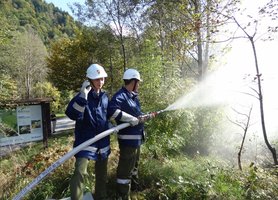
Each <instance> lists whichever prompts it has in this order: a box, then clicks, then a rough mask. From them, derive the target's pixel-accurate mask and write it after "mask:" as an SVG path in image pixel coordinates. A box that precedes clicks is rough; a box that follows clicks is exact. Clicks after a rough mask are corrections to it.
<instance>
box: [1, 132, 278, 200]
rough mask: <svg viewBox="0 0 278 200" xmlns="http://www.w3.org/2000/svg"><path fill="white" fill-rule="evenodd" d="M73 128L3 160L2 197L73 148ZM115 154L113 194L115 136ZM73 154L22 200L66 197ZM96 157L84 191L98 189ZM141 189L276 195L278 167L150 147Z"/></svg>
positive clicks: (182, 198)
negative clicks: (237, 164) (157, 153)
mask: <svg viewBox="0 0 278 200" xmlns="http://www.w3.org/2000/svg"><path fill="white" fill-rule="evenodd" d="M72 135H73V134H72V132H65V133H63V134H59V135H56V136H55V137H51V138H50V139H49V142H48V143H49V147H48V148H47V149H44V147H43V144H42V143H41V142H39V143H33V144H31V145H29V146H27V147H25V148H23V149H21V150H20V151H17V152H15V153H13V154H12V155H10V156H8V157H5V158H2V159H1V161H0V178H1V180H3V181H1V183H0V184H1V185H0V186H1V187H0V188H1V190H0V199H5V200H6V199H7V200H9V199H12V197H14V196H15V195H16V194H17V193H18V192H19V191H20V190H22V189H23V188H24V187H25V186H26V185H27V184H28V183H30V182H31V181H32V180H34V178H36V177H37V176H38V175H39V174H40V173H41V172H42V171H44V170H45V169H46V168H47V167H48V166H50V165H51V164H52V163H53V162H55V161H56V160H58V159H59V158H61V157H62V156H63V155H64V154H65V153H67V152H68V151H70V150H71V149H72V142H73V137H72ZM111 138H112V144H111V147H112V154H111V155H110V158H109V179H108V194H109V197H110V199H114V197H115V190H116V189H115V188H116V186H115V179H116V178H115V172H116V167H117V160H118V148H117V142H116V139H115V136H114V135H112V137H111ZM73 166H74V159H73V158H72V159H70V160H68V161H66V162H65V163H64V164H62V166H60V167H58V168H57V169H56V170H54V171H53V172H51V174H50V175H49V176H47V177H46V178H45V179H43V181H42V182H40V183H39V184H38V185H37V186H36V187H34V188H33V189H32V191H31V192H29V193H28V194H27V195H26V197H25V198H24V199H30V200H41V199H47V198H55V199H60V198H63V197H68V196H69V195H70V192H69V180H70V177H71V175H72V173H73ZM93 168H94V162H90V165H89V176H88V178H87V180H86V187H85V190H86V191H91V188H94V181H92V180H94V173H93V171H94V170H93ZM139 175H140V187H141V188H140V191H137V192H133V193H132V199H137V200H141V199H142V200H143V199H146V200H155V199H161V200H163V199H165V200H166V199H170V200H186V199H190V200H191V199H194V200H195V199H196V200H198V199H219V200H222V199H225V200H226V199H227V200H238V199H239V200H241V199H243V200H244V199H246V200H249V199H271V200H272V199H277V197H278V178H277V176H278V170H277V169H275V168H273V169H263V168H259V167H256V166H254V165H253V166H251V167H249V166H245V167H244V170H243V171H239V170H238V169H236V168H233V167H231V166H229V165H228V163H226V162H224V161H219V160H215V159H213V158H210V157H202V156H197V157H193V158H189V157H186V156H185V155H184V154H180V155H176V156H174V155H173V156H171V157H169V156H168V157H166V156H165V157H163V156H161V157H155V158H154V157H153V156H152V155H151V153H150V152H149V151H148V150H147V148H144V146H143V149H142V155H141V163H140V171H139Z"/></svg>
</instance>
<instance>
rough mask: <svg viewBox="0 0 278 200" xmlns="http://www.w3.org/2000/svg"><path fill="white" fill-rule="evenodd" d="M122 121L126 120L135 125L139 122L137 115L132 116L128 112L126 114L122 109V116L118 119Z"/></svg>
mask: <svg viewBox="0 0 278 200" xmlns="http://www.w3.org/2000/svg"><path fill="white" fill-rule="evenodd" d="M120 121H122V122H128V123H130V125H131V126H136V125H138V124H139V119H138V118H137V117H134V116H132V115H130V114H127V113H126V112H123V111H122V117H121V119H120Z"/></svg>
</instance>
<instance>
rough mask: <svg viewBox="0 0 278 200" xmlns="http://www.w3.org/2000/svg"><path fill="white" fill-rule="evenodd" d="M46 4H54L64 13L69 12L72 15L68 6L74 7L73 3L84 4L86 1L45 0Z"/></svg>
mask: <svg viewBox="0 0 278 200" xmlns="http://www.w3.org/2000/svg"><path fill="white" fill-rule="evenodd" d="M44 1H45V2H46V3H53V4H54V5H55V6H56V7H58V8H60V9H61V10H63V11H67V12H68V13H69V14H71V13H72V12H71V10H70V8H69V6H68V5H73V3H76V2H77V3H80V4H83V3H84V2H85V0H44Z"/></svg>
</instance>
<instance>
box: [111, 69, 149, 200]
mask: <svg viewBox="0 0 278 200" xmlns="http://www.w3.org/2000/svg"><path fill="white" fill-rule="evenodd" d="M123 80H124V84H125V85H124V87H122V88H121V89H120V90H119V91H118V92H116V93H115V94H114V95H113V97H112V99H111V101H110V103H109V109H108V116H109V118H110V119H111V120H115V121H116V123H117V124H121V123H124V122H129V123H130V124H131V126H129V127H127V128H125V129H122V130H120V131H119V132H118V143H119V149H120V157H119V163H118V167H117V194H118V199H124V200H125V199H127V200H128V199H130V189H131V187H132V185H133V184H136V183H137V181H138V180H137V179H138V161H139V155H140V146H141V144H142V142H143V140H144V125H143V123H140V122H141V121H140V116H142V115H143V113H142V112H141V107H140V103H139V99H138V87H139V82H140V81H142V80H141V78H140V74H139V72H138V71H137V70H135V69H128V70H126V71H125V72H124V75H123ZM142 122H143V121H142Z"/></svg>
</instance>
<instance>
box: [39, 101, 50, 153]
mask: <svg viewBox="0 0 278 200" xmlns="http://www.w3.org/2000/svg"><path fill="white" fill-rule="evenodd" d="M41 109H42V128H43V144H44V148H47V147H48V137H49V136H50V135H51V121H50V103H49V102H42V103H41Z"/></svg>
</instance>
